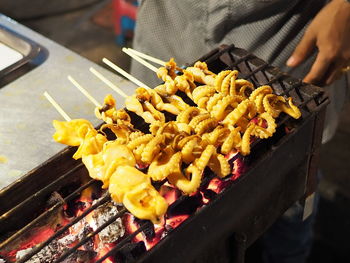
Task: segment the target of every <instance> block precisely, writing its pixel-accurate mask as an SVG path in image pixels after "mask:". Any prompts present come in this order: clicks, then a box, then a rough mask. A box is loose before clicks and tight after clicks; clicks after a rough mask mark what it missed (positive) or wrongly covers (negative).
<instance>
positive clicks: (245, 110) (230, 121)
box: [222, 99, 256, 126]
mask: <svg viewBox="0 0 350 263" xmlns="http://www.w3.org/2000/svg"><path fill="white" fill-rule="evenodd" d="M246 115H247V116H248V118H249V119H252V118H253V117H254V116H255V115H256V106H255V104H254V103H253V102H252V101H250V100H249V99H246V100H244V101H242V102H241V103H240V104H239V105H238V106H237V108H235V109H234V110H233V111H232V112H231V113H229V114H228V115H227V116H226V117H225V119H224V120H223V121H222V123H224V124H226V125H231V126H233V125H235V124H236V123H237V122H238V121H239V119H240V118H242V117H243V116H246Z"/></svg>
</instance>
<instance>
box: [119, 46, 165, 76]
mask: <svg viewBox="0 0 350 263" xmlns="http://www.w3.org/2000/svg"><path fill="white" fill-rule="evenodd" d="M122 50H123V52H124V53H126V54H128V55H129V56H130V57H132V58H133V59H135V60H136V61H138V62H140V63H141V64H142V65H144V66H146V67H147V68H149V69H150V70H152V71H154V72H157V71H158V68H156V67H155V66H153V65H152V64H150V63H148V62H147V61H146V60H144V59H142V58H141V57H139V56H138V55H136V54H135V53H133V52H131V51H130V50H129V49H127V48H125V47H123V48H122Z"/></svg>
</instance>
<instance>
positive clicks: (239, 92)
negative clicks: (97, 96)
mask: <svg viewBox="0 0 350 263" xmlns="http://www.w3.org/2000/svg"><path fill="white" fill-rule="evenodd" d="M178 70H179V68H178V67H177V66H176V63H175V61H174V60H173V59H171V60H170V61H169V62H167V64H166V65H165V67H162V68H159V70H158V72H157V76H158V77H159V78H160V79H162V80H163V81H164V83H163V84H162V85H159V86H157V87H156V88H155V89H153V90H149V89H145V88H141V87H140V88H137V89H136V91H135V94H134V95H132V96H129V97H127V98H126V100H125V104H126V108H127V109H128V110H129V111H132V112H134V113H135V114H137V115H138V116H140V117H142V118H143V119H144V120H145V122H146V123H149V124H150V126H149V133H148V134H147V132H146V134H145V133H143V132H141V131H139V130H137V129H135V128H134V127H133V125H132V124H131V118H130V116H129V114H128V113H127V112H126V111H125V110H117V109H116V107H115V106H116V102H115V100H114V98H113V97H112V96H111V95H107V96H106V97H105V98H104V104H103V106H102V107H101V108H96V109H95V114H96V116H97V118H99V119H102V120H103V121H104V122H105V124H103V125H102V126H101V128H100V130H99V131H96V130H95V129H94V127H93V126H92V124H91V123H90V122H88V121H87V120H82V119H78V120H72V121H70V122H59V121H53V125H54V127H55V129H56V133H55V134H54V139H55V140H56V141H58V142H60V143H64V144H67V145H71V146H79V148H78V150H77V152H76V153H75V154H74V156H73V158H75V159H77V158H81V157H82V161H83V163H84V164H85V166H86V168H87V169H88V172H89V174H90V176H91V177H92V178H94V179H97V180H100V181H102V182H103V188H107V187H108V191H109V192H110V194H111V196H112V198H113V200H114V201H116V202H119V203H123V204H124V206H125V207H126V208H127V209H128V210H129V211H130V212H131V213H132V214H133V215H135V216H136V217H138V218H140V219H148V220H151V221H152V222H153V223H158V222H159V220H160V218H161V217H162V216H164V214H165V213H166V210H167V207H168V204H167V202H166V201H165V199H164V198H163V197H162V196H161V195H160V194H159V192H158V191H157V190H156V189H155V188H154V187H153V186H152V180H153V181H165V180H167V181H168V182H169V183H171V184H172V185H174V186H175V187H177V188H178V189H179V190H181V191H182V192H183V193H185V194H192V193H195V192H196V191H198V188H199V186H200V184H201V181H202V177H203V172H204V170H205V169H206V167H209V169H211V170H212V171H213V172H214V173H215V174H216V175H217V176H218V177H220V178H223V177H225V176H228V175H229V174H230V173H231V168H230V164H229V162H228V159H227V158H226V157H225V155H229V154H230V153H233V152H239V153H240V154H241V155H248V154H249V153H250V151H251V149H250V148H251V141H253V140H256V139H257V138H259V139H266V138H269V137H271V136H272V135H273V134H274V133H275V131H276V128H277V124H276V120H275V118H277V117H278V116H279V115H280V113H281V112H284V113H286V114H288V115H290V116H291V117H293V118H296V119H297V118H300V117H301V112H300V110H299V109H298V108H297V107H296V106H295V105H294V104H293V102H292V98H288V99H286V98H285V97H283V96H277V95H275V94H273V90H272V88H271V87H270V86H268V85H264V86H260V87H258V88H257V89H254V86H253V84H252V83H251V82H249V81H248V80H244V79H238V71H237V70H225V71H222V72H220V73H219V74H217V75H216V74H215V73H213V72H211V71H209V70H208V67H207V64H206V63H204V62H196V63H195V64H194V66H193V67H188V68H186V69H184V70H181V71H182V75H177V74H176V71H178ZM198 83H199V84H200V85H198V86H196V85H197V84H198ZM178 90H179V91H181V92H183V93H185V94H186V95H187V96H188V98H190V99H191V100H192V101H193V102H194V103H195V104H196V105H197V106H190V105H189V104H187V103H186V102H185V101H184V100H183V99H182V98H181V97H180V96H178V95H177V94H182V93H181V92H180V93H178V92H177V91H178ZM191 103H192V102H191ZM192 105H193V104H192ZM165 112H166V113H167V115H165ZM169 115H170V116H172V117H170V119H171V121H168V120H166V118H165V116H167V117H168V116H169ZM174 119H176V120H174ZM106 129H109V130H110V131H112V132H113V133H114V134H115V136H116V139H114V140H111V141H107V138H106V136H105V133H104V132H105V130H106ZM136 167H142V169H144V170H145V173H143V172H141V171H140V170H138V169H137V168H136ZM151 179H152V180H151Z"/></svg>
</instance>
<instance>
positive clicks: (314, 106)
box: [0, 45, 327, 263]
mask: <svg viewBox="0 0 350 263" xmlns="http://www.w3.org/2000/svg"><path fill="white" fill-rule="evenodd" d="M200 60H202V61H205V62H206V63H207V64H208V67H209V69H211V70H212V71H214V72H215V71H217V72H218V71H221V70H225V69H237V70H238V71H239V72H240V75H239V77H240V78H245V79H248V80H249V81H251V82H253V84H254V85H255V86H256V87H257V86H261V85H271V86H272V88H273V89H274V92H275V93H276V94H278V95H282V96H291V97H293V99H294V102H295V104H296V105H297V106H299V107H301V108H302V114H303V118H307V117H309V116H310V115H311V114H312V113H313V112H317V111H319V110H320V107H323V106H324V104H325V101H326V100H327V97H326V96H325V94H324V92H323V91H322V90H321V89H320V88H318V87H315V86H312V85H309V84H305V83H302V82H301V81H300V80H296V79H293V78H291V77H289V76H288V75H287V74H285V73H283V72H281V71H279V70H278V69H277V68H275V67H272V66H270V65H268V64H267V63H266V62H264V61H262V60H261V59H259V58H257V57H255V56H254V55H252V54H250V53H248V52H247V51H245V50H243V49H239V48H236V47H235V46H234V45H231V46H223V47H221V48H219V49H216V50H213V51H212V52H211V53H209V54H208V55H206V56H205V57H202V58H201V59H200ZM288 119H290V118H289V117H288V116H283V117H280V118H279V119H278V125H279V126H280V125H281V124H283V123H284V122H285V121H287V120H288ZM316 126H317V125H315V127H316ZM316 128H317V127H316ZM311 141H312V140H311ZM256 144H257V142H255V143H254V145H256ZM254 145H253V147H254ZM269 151H270V150H269ZM301 152H304V151H301ZM271 156H272V154H271ZM68 158H70V156H68ZM299 159H301V158H299ZM299 159H297V160H296V161H295V162H300V160H299ZM47 165H48V166H49V165H50V163H48V164H47ZM81 167H82V164H81V163H80V164H78V165H77V166H75V168H73V169H71V170H70V171H69V172H67V173H65V174H63V175H62V176H60V177H58V178H57V179H56V181H54V182H52V184H56V183H57V181H61V180H62V181H63V180H65V178H67V177H69V176H71V175H72V174H73V173H74V172H75V171H76V170H78V169H79V168H81ZM95 182H96V181H95V180H90V181H89V182H88V183H86V184H84V185H83V186H81V187H79V188H78V189H76V190H75V191H73V192H72V193H71V194H69V195H68V196H67V197H66V198H64V200H63V202H58V203H56V204H54V205H53V206H51V207H50V208H49V209H47V211H45V212H44V213H42V214H41V215H39V216H38V217H37V218H36V219H35V220H33V221H32V222H30V223H29V224H27V225H26V226H24V227H23V228H22V229H21V230H19V231H17V232H16V233H15V234H13V235H12V236H10V237H9V238H8V239H7V240H5V241H4V242H3V243H1V245H0V251H1V250H2V249H3V248H4V247H6V246H7V245H8V244H9V243H11V242H13V241H15V240H16V239H17V238H19V237H20V236H21V235H23V234H24V233H25V232H26V231H28V230H29V229H30V228H32V227H33V226H35V225H36V224H37V223H38V222H39V221H40V220H42V219H43V218H45V217H47V216H48V214H50V213H52V212H53V211H54V210H57V209H58V208H60V207H62V205H63V204H64V203H67V202H69V201H71V200H72V199H74V198H75V197H77V196H78V195H79V194H80V193H81V192H82V191H83V190H84V189H86V188H87V187H89V186H91V185H92V184H94V183H95ZM51 188H52V186H51V184H50V185H48V186H47V187H44V188H43V189H39V190H38V192H37V193H36V194H35V195H41V194H42V193H44V192H46V191H47V190H48V189H51ZM35 195H33V196H32V197H29V198H28V199H26V200H25V201H23V202H22V203H20V204H19V205H17V206H16V207H14V208H13V209H11V210H10V211H9V212H7V213H6V214H5V215H3V216H2V217H1V218H0V222H3V221H2V219H4V220H5V219H6V218H8V217H9V216H12V215H14V214H16V213H18V212H19V211H20V208H21V207H22V206H26V205H29V204H30V203H32V201H31V200H32V198H34V196H35ZM227 196H228V194H226V197H227ZM108 201H110V196H109V195H108V194H107V193H106V194H105V195H104V196H103V197H102V198H101V199H100V200H98V201H97V202H96V203H95V204H93V205H92V206H91V207H89V208H88V209H87V210H86V211H84V212H83V213H82V214H81V215H80V216H78V217H76V218H74V219H73V220H72V221H71V222H70V223H68V224H67V225H65V226H64V227H63V228H61V229H60V230H58V231H57V232H56V233H55V234H54V235H52V236H51V237H50V238H49V239H47V240H46V241H45V242H43V243H41V244H40V245H38V246H36V247H35V248H33V249H32V251H31V252H30V253H28V254H26V256H24V257H22V258H21V259H20V260H19V261H18V262H19V263H23V262H25V261H27V260H28V259H30V258H31V257H32V256H33V255H35V254H37V253H38V252H39V251H40V250H42V249H43V248H44V247H45V246H47V245H48V244H50V242H52V241H53V240H55V239H56V238H57V237H59V236H60V235H62V234H63V233H64V232H65V231H67V230H68V229H69V228H70V227H71V226H72V225H74V224H76V223H77V222H79V220H81V219H82V218H84V217H86V216H87V215H88V214H89V213H91V212H92V211H94V210H95V209H96V208H97V207H98V206H100V205H102V204H104V203H106V202H108ZM286 203H288V202H286ZM208 208H209V207H208ZM126 212H127V211H126V209H125V208H123V209H122V210H121V211H119V213H117V214H116V215H115V216H113V217H111V218H110V219H109V220H108V221H107V222H105V223H104V224H102V225H101V226H100V227H98V228H97V229H96V230H95V231H93V232H91V233H89V234H88V235H87V236H86V237H84V238H83V239H81V240H80V241H79V243H77V244H76V245H75V246H74V247H72V248H70V249H68V250H67V251H65V252H64V253H63V254H62V255H61V256H60V257H59V258H57V259H56V260H55V261H54V262H55V263H56V262H62V261H63V260H65V259H66V258H67V257H69V256H70V255H71V254H72V253H74V252H75V251H76V250H77V249H78V248H79V247H81V246H82V245H84V244H85V243H87V242H88V241H89V240H90V239H91V238H93V237H94V236H95V235H97V234H98V233H99V232H101V231H102V230H103V229H104V228H106V227H107V226H108V225H110V224H112V223H113V222H114V221H115V220H116V219H117V218H121V217H122V216H123V215H124V214H125V213H126ZM200 220H203V219H200ZM188 221H189V220H188ZM193 221H195V220H193ZM188 224H189V223H188ZM146 228H147V224H146V223H144V224H141V225H140V227H139V228H138V229H137V230H136V231H134V232H133V233H131V234H129V235H128V236H126V237H124V238H123V239H122V240H121V241H120V242H119V243H118V244H116V246H115V247H114V248H112V249H111V250H110V251H109V252H108V253H106V254H105V255H104V256H103V257H102V258H100V259H99V260H98V261H96V262H102V261H104V260H105V259H106V258H108V257H110V256H113V255H115V254H116V253H117V252H118V251H119V250H120V249H121V248H122V247H123V246H125V245H126V244H127V243H128V242H130V241H131V240H132V239H133V238H134V237H135V236H136V235H137V234H139V233H140V232H142V231H144V230H145V229H146ZM219 232H220V231H218V233H219ZM153 250H154V249H153Z"/></svg>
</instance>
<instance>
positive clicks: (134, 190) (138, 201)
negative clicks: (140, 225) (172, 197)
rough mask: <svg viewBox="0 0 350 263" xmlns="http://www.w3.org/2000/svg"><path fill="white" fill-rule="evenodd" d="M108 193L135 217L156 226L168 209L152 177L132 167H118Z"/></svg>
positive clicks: (112, 177)
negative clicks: (146, 220) (153, 184)
mask: <svg viewBox="0 0 350 263" xmlns="http://www.w3.org/2000/svg"><path fill="white" fill-rule="evenodd" d="M108 191H109V193H110V194H111V197H112V199H113V200H114V201H115V202H117V203H123V204H124V206H125V207H126V208H127V209H128V210H129V211H130V212H131V213H132V214H133V215H135V216H136V217H138V218H140V219H148V220H151V221H152V222H153V223H155V224H156V223H159V221H160V218H161V217H163V215H164V214H165V212H166V211H167V209H168V204H167V202H166V201H165V199H164V198H163V197H162V196H161V195H160V194H159V193H158V191H157V190H156V189H154V187H153V186H152V184H151V179H150V177H149V176H148V175H146V174H144V173H142V172H141V171H139V170H138V169H136V168H135V167H132V166H118V168H117V169H116V170H115V172H114V173H113V174H112V175H111V178H110V184H109V188H108Z"/></svg>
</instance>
